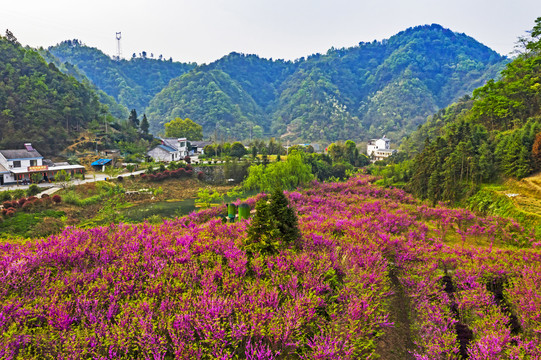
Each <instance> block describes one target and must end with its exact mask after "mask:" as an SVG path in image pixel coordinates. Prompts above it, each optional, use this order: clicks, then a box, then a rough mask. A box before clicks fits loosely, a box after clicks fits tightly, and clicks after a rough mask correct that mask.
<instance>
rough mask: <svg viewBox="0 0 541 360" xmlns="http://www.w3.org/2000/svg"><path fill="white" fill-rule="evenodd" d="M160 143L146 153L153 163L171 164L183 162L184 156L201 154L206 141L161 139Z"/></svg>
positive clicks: (206, 143)
mask: <svg viewBox="0 0 541 360" xmlns="http://www.w3.org/2000/svg"><path fill="white" fill-rule="evenodd" d="M161 141H162V143H161V144H160V145H158V146H155V147H154V148H152V149H151V150H149V151H148V152H147V155H148V156H149V157H151V158H152V159H153V160H154V161H163V162H171V161H178V160H183V159H184V158H185V157H186V156H193V155H200V154H203V153H204V152H203V148H204V147H205V146H206V145H208V144H210V142H208V141H188V140H187V139H186V138H180V139H177V138H162V139H161Z"/></svg>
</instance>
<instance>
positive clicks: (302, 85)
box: [146, 25, 507, 141]
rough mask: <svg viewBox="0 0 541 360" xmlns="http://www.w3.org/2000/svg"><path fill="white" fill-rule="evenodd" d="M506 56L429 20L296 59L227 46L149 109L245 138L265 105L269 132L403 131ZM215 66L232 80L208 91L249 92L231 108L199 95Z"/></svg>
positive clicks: (155, 118)
mask: <svg viewBox="0 0 541 360" xmlns="http://www.w3.org/2000/svg"><path fill="white" fill-rule="evenodd" d="M506 62H507V59H506V58H505V57H502V56H500V55H499V54H497V53H496V52H494V51H492V50H490V49H489V48H488V47H486V46H484V45H482V44H480V43H479V42H477V41H475V40H474V39H473V38H471V37H469V36H466V35H464V34H458V33H455V32H453V31H451V30H448V29H444V28H443V27H441V26H439V25H425V26H418V27H415V28H410V29H407V30H405V31H403V32H400V33H399V34H397V35H395V36H393V37H391V38H390V39H388V40H384V41H381V42H376V41H374V42H372V43H360V44H359V46H355V47H352V48H348V49H331V50H329V51H328V52H327V54H324V55H322V54H315V55H311V56H309V57H308V58H306V59H304V58H302V59H299V60H297V61H295V62H286V61H282V60H278V61H272V60H266V59H261V58H259V57H257V56H256V55H242V54H237V53H231V54H229V55H227V56H225V57H223V58H221V59H219V60H217V61H216V62H214V63H212V64H209V65H203V66H199V67H197V68H196V69H194V70H193V71H191V72H188V73H187V74H185V75H183V77H184V78H183V80H182V82H177V81H172V82H170V83H169V85H167V86H166V87H165V88H164V89H163V90H162V92H161V93H159V94H157V95H156V98H155V99H154V100H153V101H151V102H150V105H149V107H148V108H147V110H146V112H147V113H148V114H149V122H150V124H151V129H152V130H153V131H155V132H158V131H161V127H162V124H164V123H166V122H168V121H170V120H172V119H173V118H174V117H177V116H178V117H190V116H193V114H196V115H197V116H199V117H191V118H192V119H193V120H194V121H196V122H199V123H202V124H203V130H204V133H205V135H206V136H209V135H210V134H212V133H213V132H215V131H216V129H217V128H219V129H221V128H222V127H223V129H222V130H221V131H223V132H225V133H228V134H229V136H235V137H237V138H243V137H244V138H246V137H247V136H248V133H249V130H250V127H251V123H256V124H261V122H260V120H259V116H255V117H254V114H261V116H262V118H263V122H262V125H263V127H264V129H265V131H266V132H267V133H268V134H270V135H274V136H281V137H282V139H288V140H291V141H335V140H341V139H342V140H344V139H348V138H353V139H354V140H365V139H366V138H367V137H371V136H381V134H383V133H386V134H387V136H389V137H394V138H395V139H397V140H398V139H400V138H401V137H403V136H404V135H406V134H409V133H411V132H412V131H413V130H415V129H416V128H417V126H418V125H420V124H422V123H423V122H424V121H425V119H426V117H427V116H429V115H430V114H433V113H434V112H435V111H437V110H438V109H439V108H441V107H445V106H447V105H449V104H450V103H452V102H453V101H456V100H458V99H459V98H460V97H462V96H464V95H467V94H471V92H472V91H473V90H474V89H475V88H476V87H478V86H480V85H483V84H484V83H485V82H486V81H488V80H489V79H491V78H495V77H497V76H498V74H499V71H500V70H501V69H502V68H503V66H504V64H505V63H506ZM218 69H219V70H220V71H222V72H224V73H226V74H228V75H229V78H228V79H227V82H230V83H228V84H226V83H224V82H222V83H221V85H223V86H224V88H223V89H222V88H220V86H221V85H219V86H218V89H216V88H215V87H214V85H213V86H211V87H209V88H208V91H222V92H223V93H224V94H228V91H229V90H228V89H231V88H238V87H240V89H241V91H242V92H243V93H244V95H243V96H236V98H237V99H240V100H242V99H244V100H245V101H246V103H239V102H237V103H235V105H237V106H229V109H230V110H227V111H226V112H225V113H224V111H217V109H218V108H219V102H217V101H218V100H217V99H215V101H214V100H212V98H213V97H212V96H210V95H209V94H207V95H205V96H204V99H205V100H204V101H198V97H201V95H202V94H203V93H205V91H207V90H205V89H206V88H207V87H208V86H209V83H204V82H201V75H200V73H201V72H209V71H215V70H218ZM192 77H194V78H196V81H192V80H191V78H192ZM208 81H209V82H211V81H212V80H210V78H209V80H208ZM185 84H191V85H192V86H184V85H185ZM196 84H197V86H195V85H196ZM230 98H231V97H230ZM181 99H182V101H181ZM188 99H189V100H188ZM253 102H254V103H256V105H257V107H258V109H256V110H254V109H253ZM197 103H199V105H198V106H199V109H198V111H195V107H197V105H196V104H197ZM187 104H190V105H187ZM243 109H249V112H244V110H243ZM224 118H229V119H234V120H228V121H225V123H226V124H227V122H229V121H230V122H231V123H232V124H234V126H235V128H234V130H233V129H230V128H229V127H228V126H227V125H224ZM238 124H242V125H241V126H238Z"/></svg>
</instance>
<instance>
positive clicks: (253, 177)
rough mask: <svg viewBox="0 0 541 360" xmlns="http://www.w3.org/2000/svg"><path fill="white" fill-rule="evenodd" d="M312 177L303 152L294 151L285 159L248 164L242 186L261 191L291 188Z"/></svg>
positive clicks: (305, 182)
mask: <svg viewBox="0 0 541 360" xmlns="http://www.w3.org/2000/svg"><path fill="white" fill-rule="evenodd" d="M313 179H314V175H313V174H312V167H311V166H310V164H309V163H308V162H305V161H304V157H303V154H302V153H298V152H294V153H293V154H291V155H288V157H287V160H286V161H280V162H274V163H269V164H267V165H266V166H265V165H264V164H262V165H252V166H250V168H249V169H248V177H247V178H246V180H245V181H244V187H245V188H247V189H259V190H261V191H272V190H273V189H274V188H276V187H280V188H282V189H291V188H295V187H297V186H299V185H302V184H307V183H309V182H310V181H312V180H313Z"/></svg>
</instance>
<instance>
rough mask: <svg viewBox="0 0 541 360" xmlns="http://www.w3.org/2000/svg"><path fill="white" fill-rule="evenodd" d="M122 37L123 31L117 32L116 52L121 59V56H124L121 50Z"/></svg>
mask: <svg viewBox="0 0 541 360" xmlns="http://www.w3.org/2000/svg"><path fill="white" fill-rule="evenodd" d="M120 39H122V33H121V32H117V33H116V45H117V47H116V48H117V53H116V57H117V60H120V56H122V51H121V48H120Z"/></svg>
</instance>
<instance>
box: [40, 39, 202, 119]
mask: <svg viewBox="0 0 541 360" xmlns="http://www.w3.org/2000/svg"><path fill="white" fill-rule="evenodd" d="M48 51H49V52H50V53H51V54H53V55H54V56H55V57H56V58H58V59H59V60H60V61H61V62H63V63H69V64H71V65H72V66H73V65H74V66H76V67H77V69H78V70H79V71H81V72H82V73H83V74H84V75H85V76H86V77H88V79H90V80H91V81H92V82H93V83H94V84H95V85H96V86H97V87H98V88H99V89H101V90H103V91H104V92H105V93H106V94H108V95H110V96H112V97H114V98H115V99H116V101H117V102H118V103H119V104H121V105H124V106H125V107H126V108H128V109H130V110H131V109H136V110H137V111H138V112H139V113H142V112H143V111H144V109H145V108H146V107H147V106H148V103H149V102H150V100H151V99H152V97H154V95H155V94H156V93H158V92H159V91H161V90H162V89H163V88H164V87H165V86H166V85H167V83H169V81H170V80H171V79H173V78H176V77H178V76H180V75H182V74H184V73H185V72H187V71H189V70H191V69H192V68H193V67H194V66H195V64H184V63H179V62H173V61H172V60H171V59H169V60H164V59H162V57H161V55H160V56H159V58H158V59H154V58H153V55H152V58H149V57H148V56H147V54H146V52H143V53H141V55H140V56H139V57H137V56H136V55H135V54H133V56H132V58H131V59H130V60H125V59H121V60H115V59H111V58H110V57H109V56H107V55H105V54H104V53H103V52H102V51H100V50H98V49H96V48H92V47H89V46H86V45H84V44H83V43H81V42H80V41H79V40H68V41H64V42H62V43H60V44H58V45H55V46H52V47H50V48H49V49H48ZM66 70H67V71H70V69H69V65H66Z"/></svg>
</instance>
